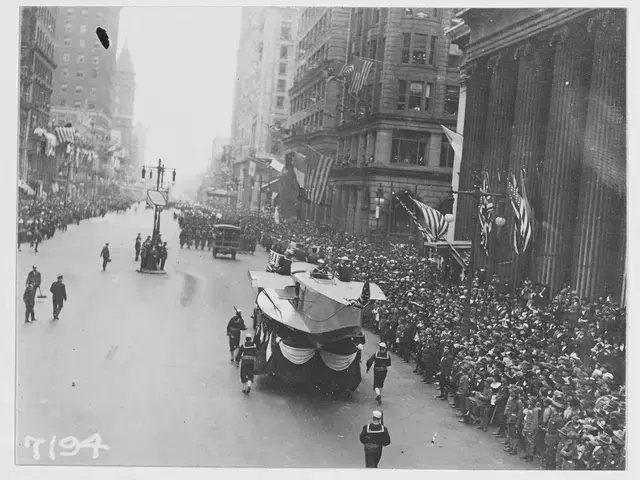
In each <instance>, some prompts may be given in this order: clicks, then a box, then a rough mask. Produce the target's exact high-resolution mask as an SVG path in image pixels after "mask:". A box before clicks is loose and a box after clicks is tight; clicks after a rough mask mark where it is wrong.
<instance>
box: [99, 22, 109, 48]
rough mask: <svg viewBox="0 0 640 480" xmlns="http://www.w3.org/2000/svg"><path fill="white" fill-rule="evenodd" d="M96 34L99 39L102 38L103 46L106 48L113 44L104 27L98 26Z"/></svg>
mask: <svg viewBox="0 0 640 480" xmlns="http://www.w3.org/2000/svg"><path fill="white" fill-rule="evenodd" d="M96 35H97V36H98V40H100V43H101V44H102V46H103V47H104V48H105V49H108V48H109V46H110V45H111V42H110V41H109V35H107V32H106V30H105V29H104V28H100V27H98V28H96Z"/></svg>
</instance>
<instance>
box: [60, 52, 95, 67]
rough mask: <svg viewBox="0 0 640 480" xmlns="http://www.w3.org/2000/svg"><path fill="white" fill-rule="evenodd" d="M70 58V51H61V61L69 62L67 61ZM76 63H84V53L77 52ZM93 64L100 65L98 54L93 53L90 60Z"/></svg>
mask: <svg viewBox="0 0 640 480" xmlns="http://www.w3.org/2000/svg"><path fill="white" fill-rule="evenodd" d="M70 60H71V54H70V53H63V54H62V62H63V63H69V61H70ZM76 63H84V55H83V54H79V55H77V56H76ZM91 63H93V64H94V65H100V56H99V55H94V56H93V60H92V62H91Z"/></svg>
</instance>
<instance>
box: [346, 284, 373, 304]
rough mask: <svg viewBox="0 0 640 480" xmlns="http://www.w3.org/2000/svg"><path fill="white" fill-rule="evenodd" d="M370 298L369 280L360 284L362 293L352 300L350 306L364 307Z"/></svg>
mask: <svg viewBox="0 0 640 480" xmlns="http://www.w3.org/2000/svg"><path fill="white" fill-rule="evenodd" d="M370 300H371V287H370V286H369V280H367V281H365V282H364V285H363V286H362V293H361V294H360V298H358V299H357V300H355V301H353V302H352V303H351V304H350V306H352V307H356V308H364V307H366V306H367V304H368V303H369V301H370Z"/></svg>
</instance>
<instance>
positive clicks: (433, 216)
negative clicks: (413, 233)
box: [411, 197, 449, 242]
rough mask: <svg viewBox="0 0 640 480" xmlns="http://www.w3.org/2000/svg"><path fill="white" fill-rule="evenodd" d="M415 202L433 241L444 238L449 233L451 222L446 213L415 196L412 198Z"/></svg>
mask: <svg viewBox="0 0 640 480" xmlns="http://www.w3.org/2000/svg"><path fill="white" fill-rule="evenodd" d="M411 200H413V203H415V204H416V206H417V207H418V209H419V210H420V212H421V213H422V216H423V218H424V221H425V227H426V229H427V232H429V234H430V236H431V239H430V240H429V241H431V242H439V241H440V240H442V239H444V237H445V236H446V235H447V230H449V224H448V223H447V221H446V220H445V218H444V215H443V214H442V213H440V212H439V211H438V210H436V209H435V208H432V207H430V206H429V205H427V204H425V203H422V202H421V201H419V200H416V199H415V198H413V197H412V198H411Z"/></svg>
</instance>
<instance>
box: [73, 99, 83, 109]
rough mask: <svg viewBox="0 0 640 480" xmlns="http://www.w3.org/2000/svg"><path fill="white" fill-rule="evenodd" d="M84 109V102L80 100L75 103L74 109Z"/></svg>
mask: <svg viewBox="0 0 640 480" xmlns="http://www.w3.org/2000/svg"><path fill="white" fill-rule="evenodd" d="M80 107H82V102H81V101H80V100H76V101H75V102H73V108H80Z"/></svg>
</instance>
